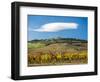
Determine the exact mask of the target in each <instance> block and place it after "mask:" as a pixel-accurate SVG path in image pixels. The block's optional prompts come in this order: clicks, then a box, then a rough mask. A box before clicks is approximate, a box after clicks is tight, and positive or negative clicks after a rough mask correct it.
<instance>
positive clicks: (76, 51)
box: [28, 38, 88, 67]
mask: <svg viewBox="0 0 100 82" xmlns="http://www.w3.org/2000/svg"><path fill="white" fill-rule="evenodd" d="M87 63H88V54H87V41H85V40H79V39H69V38H57V39H45V40H31V41H28V66H29V67H31V66H46V65H67V64H68V65H72V64H73V65H74V64H87Z"/></svg>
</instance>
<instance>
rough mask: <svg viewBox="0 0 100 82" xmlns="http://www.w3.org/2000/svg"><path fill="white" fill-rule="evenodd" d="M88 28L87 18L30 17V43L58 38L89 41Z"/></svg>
mask: <svg viewBox="0 0 100 82" xmlns="http://www.w3.org/2000/svg"><path fill="white" fill-rule="evenodd" d="M87 26H88V18H87V17H71V16H70V17H69V16H45V15H44V16H43V15H28V41H29V40H34V39H48V38H56V37H63V38H77V39H83V40H87V38H88V37H87V36H88V35H87V34H88V33H87V32H88V29H87Z"/></svg>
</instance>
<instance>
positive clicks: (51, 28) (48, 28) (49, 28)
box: [31, 22, 78, 32]
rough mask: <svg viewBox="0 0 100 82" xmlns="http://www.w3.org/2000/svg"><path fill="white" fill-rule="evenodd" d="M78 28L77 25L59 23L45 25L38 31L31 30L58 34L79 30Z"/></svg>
mask: <svg viewBox="0 0 100 82" xmlns="http://www.w3.org/2000/svg"><path fill="white" fill-rule="evenodd" d="M77 27H78V24H77V23H63V22H57V23H48V24H44V25H42V26H41V27H40V28H38V29H31V30H32V31H37V32H58V31H61V30H66V29H77Z"/></svg>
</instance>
